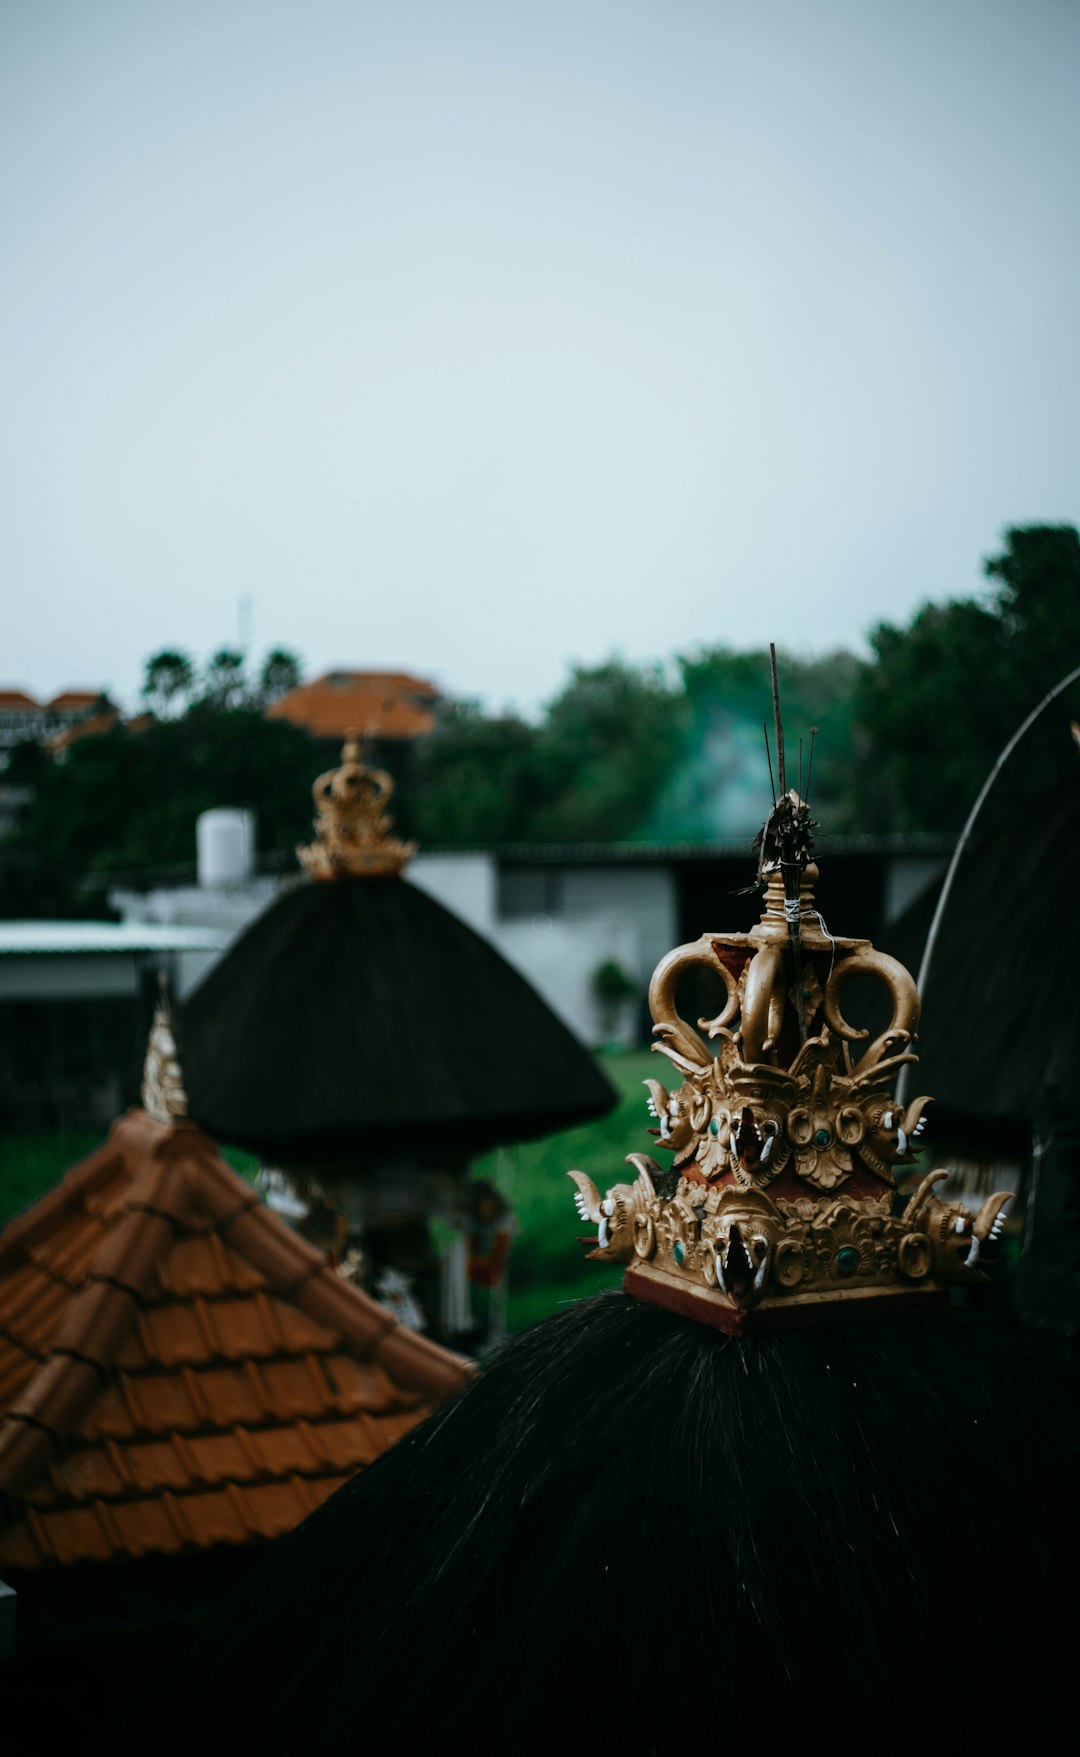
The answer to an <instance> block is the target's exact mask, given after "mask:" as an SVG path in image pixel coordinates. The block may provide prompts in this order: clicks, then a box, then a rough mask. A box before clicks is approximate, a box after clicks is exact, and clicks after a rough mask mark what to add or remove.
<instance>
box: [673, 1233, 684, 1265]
mask: <svg viewBox="0 0 1080 1757" xmlns="http://www.w3.org/2000/svg"><path fill="white" fill-rule="evenodd" d="M671 1254H672V1256H673V1257H674V1259H675V1261H676V1263H679V1264H680V1265H681V1264H683V1263H685V1262H686V1246H685V1245H684V1244H683V1241H682V1239H681V1238H677V1239H676V1240H675V1243H674V1244H673V1245H672V1247H671Z"/></svg>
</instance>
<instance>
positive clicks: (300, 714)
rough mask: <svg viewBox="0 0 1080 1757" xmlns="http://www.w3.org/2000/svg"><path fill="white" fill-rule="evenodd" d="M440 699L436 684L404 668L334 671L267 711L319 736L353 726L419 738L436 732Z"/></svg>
mask: <svg viewBox="0 0 1080 1757" xmlns="http://www.w3.org/2000/svg"><path fill="white" fill-rule="evenodd" d="M438 699H439V691H438V690H437V689H436V687H435V685H434V684H433V683H427V682H425V680H424V679H423V678H422V677H410V676H409V675H408V673H407V672H404V671H330V672H327V674H326V676H325V677H317V678H316V679H315V681H314V682H313V683H302V684H301V685H300V686H299V688H297V689H291V690H290V691H289V693H288V695H284V696H282V698H281V700H280V701H279V702H274V704H273V705H272V706H271V707H269V708H267V710H266V711H267V714H268V715H270V716H271V717H273V718H274V719H281V720H291V721H292V722H293V724H294V725H296V726H304V727H306V728H307V730H308V731H309V732H310V733H311V734H312V737H314V738H344V736H345V734H346V732H348V731H349V730H350V729H351V728H353V727H355V728H356V730H357V731H359V732H368V733H371V734H372V736H374V737H378V738H417V737H419V736H420V735H421V734H422V733H425V732H432V731H434V728H435V716H434V714H433V712H432V708H433V706H434V704H435V703H436V702H437V701H438Z"/></svg>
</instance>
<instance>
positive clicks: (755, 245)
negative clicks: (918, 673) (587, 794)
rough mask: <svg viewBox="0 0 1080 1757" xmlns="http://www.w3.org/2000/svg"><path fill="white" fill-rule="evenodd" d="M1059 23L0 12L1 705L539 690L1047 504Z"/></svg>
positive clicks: (86, 6) (974, 562)
mask: <svg viewBox="0 0 1080 1757" xmlns="http://www.w3.org/2000/svg"><path fill="white" fill-rule="evenodd" d="M1078 76H1080V7H1078V6H1077V5H1076V4H1075V3H1074V0H905V3H904V4H903V5H897V4H896V3H895V0H850V3H848V0H755V4H754V5H752V6H751V5H747V4H746V0H738V3H729V0H708V3H704V0H567V3H564V0H543V3H542V4H541V3H539V0H531V3H530V4H522V3H518V0H392V3H391V0H379V3H368V0H209V3H207V0H182V3H181V0H138V3H132V0H127V3H122V0H3V4H2V6H0V582H2V598H3V613H2V617H0V684H9V685H21V686H22V687H25V688H28V689H30V690H31V691H33V692H34V693H37V694H41V695H49V694H52V693H53V692H55V691H56V690H59V689H61V688H64V687H67V686H84V685H85V686H88V687H97V686H99V685H104V686H106V687H108V688H110V689H111V690H112V691H113V692H114V694H116V695H117V696H118V697H119V698H120V699H121V700H124V701H127V702H129V703H131V702H134V699H135V697H136V694H137V691H138V687H139V682H140V678H141V675H142V666H143V662H144V660H145V658H146V657H147V655H148V654H150V653H152V652H154V651H156V650H158V649H160V648H161V647H165V646H170V647H180V648H182V649H185V650H187V651H189V652H191V653H192V654H193V655H194V656H196V657H197V658H198V659H200V660H204V659H205V658H206V657H208V656H209V654H210V653H211V651H212V650H214V649H215V648H216V647H219V646H222V645H236V644H237V641H238V638H239V635H240V632H241V627H242V613H241V608H240V607H241V604H242V603H243V602H244V601H245V600H246V601H247V604H248V608H247V610H246V612H244V613H243V615H244V616H245V617H246V622H245V623H243V627H244V629H245V632H246V635H247V636H248V637H249V638H250V644H251V648H252V651H253V653H254V654H255V655H259V654H261V653H262V652H264V651H265V650H266V649H267V648H269V647H271V646H275V645H284V646H286V647H290V648H294V649H295V650H297V651H298V652H299V653H300V654H301V655H302V658H303V660H304V664H305V668H306V671H307V672H308V674H315V673H317V672H319V671H322V670H325V669H329V668H332V667H355V668H375V669H381V668H386V669H395V670H396V669H404V670H408V671H411V672H415V673H418V674H419V675H421V676H425V677H430V678H433V679H434V680H435V681H436V682H438V683H439V684H440V685H441V686H442V687H443V689H445V690H446V691H447V692H448V693H450V694H452V695H456V696H466V697H475V698H477V699H480V700H483V701H484V702H486V703H487V704H488V705H489V706H492V707H499V706H503V705H507V704H515V705H518V706H521V707H523V708H525V709H526V710H528V709H529V708H530V707H533V708H534V707H535V705H536V704H537V703H539V702H541V701H542V700H544V699H545V698H547V697H549V696H550V695H552V694H553V693H554V692H555V691H556V690H557V689H558V688H559V687H560V685H561V684H562V683H563V681H564V680H565V678H566V676H567V673H568V670H569V668H570V666H571V665H575V664H582V665H590V664H597V663H600V662H602V661H603V660H604V659H606V658H607V657H609V656H610V655H612V654H619V655H621V656H622V657H624V658H625V659H627V660H630V661H633V662H646V661H665V660H667V659H668V658H669V656H670V655H671V654H673V653H675V652H685V651H691V650H694V649H696V648H699V647H702V646H705V647H708V646H714V645H719V644H722V643H723V644H729V645H734V646H737V647H749V646H760V645H762V644H763V643H765V642H767V641H768V640H770V639H774V640H776V641H777V642H778V644H780V645H782V646H786V647H788V648H790V649H792V650H795V651H800V652H804V653H807V654H822V653H825V652H828V651H830V650H832V649H833V648H835V647H837V646H847V647H853V648H855V649H856V650H860V649H861V648H862V647H863V643H864V641H865V637H866V634H867V631H868V630H869V629H870V628H871V627H872V626H873V624H875V623H876V622H878V621H880V620H890V621H904V620H906V619H907V618H908V617H909V616H910V615H911V614H912V613H913V611H914V610H915V609H916V608H917V607H918V606H919V605H920V604H921V603H923V602H925V601H926V600H928V599H929V600H934V601H941V600H944V599H946V598H949V597H956V596H963V595H966V594H968V593H971V592H973V591H976V590H978V589H980V584H981V579H982V575H981V562H982V558H983V557H984V556H986V555H987V554H990V553H993V552H994V551H996V550H997V549H998V548H999V546H1000V540H1001V533H1002V531H1003V529H1004V528H1005V527H1006V526H1008V525H1013V524H1023V523H1029V522H1054V523H1057V522H1063V521H1067V522H1080V473H1078V456H1080V448H1078V445H1077V437H1078V436H1077V424H1078V411H1080V322H1078V318H1077V314H1078V312H1080V272H1078V271H1080V204H1078V203H1077V200H1076V188H1077V182H1078V173H1080V104H1078V103H1077V102H1076V92H1077V89H1078Z"/></svg>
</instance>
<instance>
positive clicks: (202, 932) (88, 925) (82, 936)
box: [0, 921, 229, 957]
mask: <svg viewBox="0 0 1080 1757" xmlns="http://www.w3.org/2000/svg"><path fill="white" fill-rule="evenodd" d="M228 939H229V935H228V934H227V933H222V932H220V931H218V930H217V929H215V928H210V927H166V926H161V925H159V924H157V923H155V922H146V921H0V957H3V956H7V957H11V956H16V957H25V956H28V955H38V956H40V955H41V954H43V953H53V954H55V953H77V952H216V951H218V950H219V949H220V948H221V947H222V946H224V945H226V944H227V943H228Z"/></svg>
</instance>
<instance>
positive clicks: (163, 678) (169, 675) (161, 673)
mask: <svg viewBox="0 0 1080 1757" xmlns="http://www.w3.org/2000/svg"><path fill="white" fill-rule="evenodd" d="M194 688H195V667H194V665H193V664H192V663H191V660H190V659H189V658H188V656H187V654H186V653H180V652H177V651H176V649H175V648H173V647H163V648H162V650H161V652H160V653H155V654H154V656H153V658H151V659H148V660H147V661H146V671H145V674H144V677H143V686H142V690H141V692H140V693H141V695H142V699H143V701H144V702H145V703H146V705H147V707H148V708H149V709H150V710H151V712H152V713H155V714H157V716H158V718H159V719H166V718H167V717H168V716H169V715H170V714H172V713H175V712H179V711H181V710H182V709H183V708H184V707H186V706H187V705H188V703H189V702H190V700H191V696H192V692H193V690H194Z"/></svg>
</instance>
